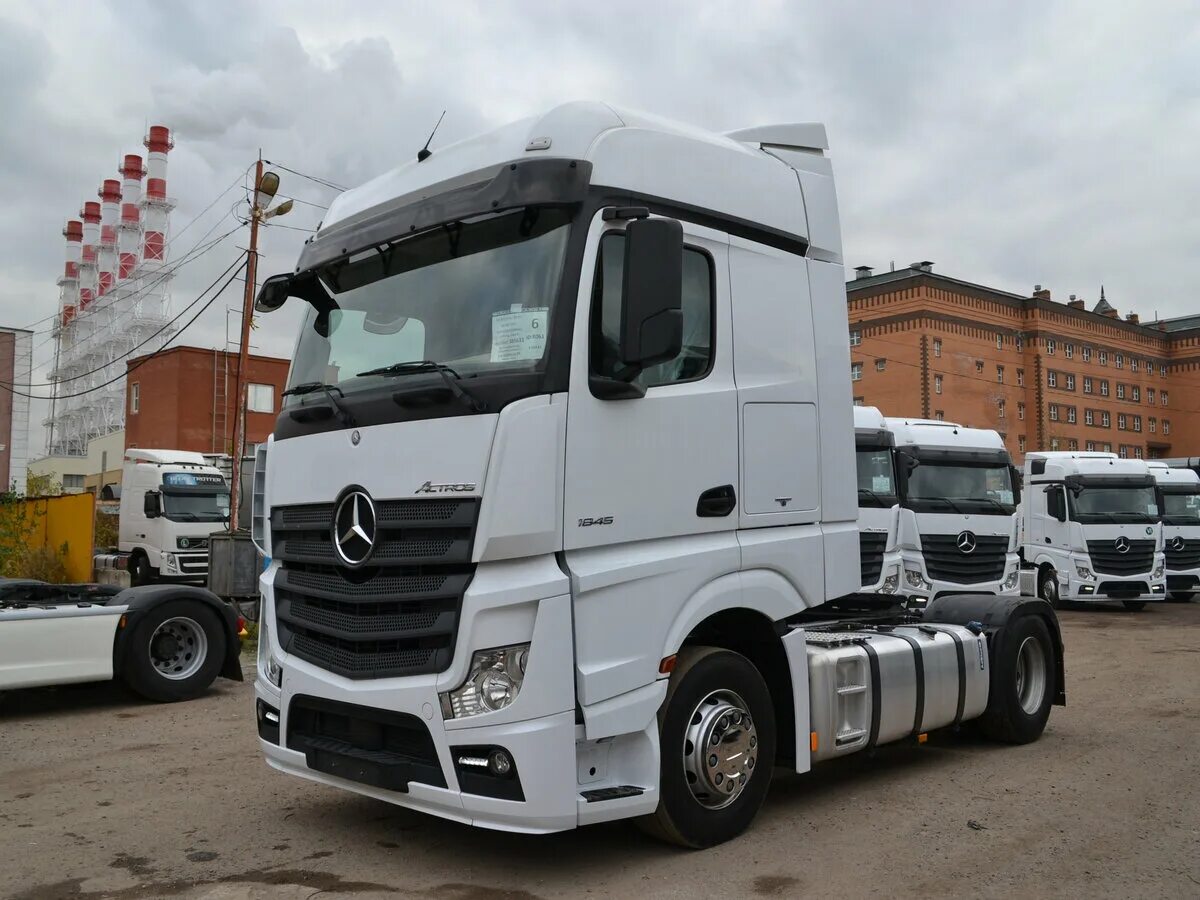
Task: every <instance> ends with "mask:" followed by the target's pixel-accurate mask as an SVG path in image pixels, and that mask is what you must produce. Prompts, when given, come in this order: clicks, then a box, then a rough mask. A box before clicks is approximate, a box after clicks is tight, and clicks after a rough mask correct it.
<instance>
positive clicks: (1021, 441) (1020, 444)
mask: <svg viewBox="0 0 1200 900" xmlns="http://www.w3.org/2000/svg"><path fill="white" fill-rule="evenodd" d="M1017 450H1018V451H1019V452H1021V453H1024V452H1025V435H1023V434H1019V435H1017Z"/></svg>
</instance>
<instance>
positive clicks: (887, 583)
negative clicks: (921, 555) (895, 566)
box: [879, 572, 900, 594]
mask: <svg viewBox="0 0 1200 900" xmlns="http://www.w3.org/2000/svg"><path fill="white" fill-rule="evenodd" d="M899 589H900V575H899V574H898V573H896V572H893V573H892V574H891V575H889V576H888V577H887V578H885V579H883V585H882V586H881V587H880V588H879V593H881V594H894V593H896V591H898V590H899Z"/></svg>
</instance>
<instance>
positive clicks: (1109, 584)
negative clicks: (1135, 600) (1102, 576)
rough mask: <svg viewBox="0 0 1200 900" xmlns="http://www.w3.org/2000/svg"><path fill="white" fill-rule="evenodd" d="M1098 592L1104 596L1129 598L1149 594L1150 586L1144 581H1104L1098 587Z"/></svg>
mask: <svg viewBox="0 0 1200 900" xmlns="http://www.w3.org/2000/svg"><path fill="white" fill-rule="evenodd" d="M1096 593H1097V594H1099V595H1101V596H1104V597H1118V598H1126V599H1128V598H1130V597H1141V596H1142V595H1143V594H1149V593H1150V586H1149V585H1148V584H1146V582H1144V581H1102V582H1101V583H1100V586H1099V587H1097V588H1096Z"/></svg>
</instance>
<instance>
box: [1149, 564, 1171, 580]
mask: <svg viewBox="0 0 1200 900" xmlns="http://www.w3.org/2000/svg"><path fill="white" fill-rule="evenodd" d="M1166 572H1167V570H1166V567H1165V566H1164V565H1163V564H1162V563H1159V564H1158V565H1157V566H1155V567H1154V574H1153V575H1151V576H1150V577H1151V578H1162V577H1163V575H1165V574H1166Z"/></svg>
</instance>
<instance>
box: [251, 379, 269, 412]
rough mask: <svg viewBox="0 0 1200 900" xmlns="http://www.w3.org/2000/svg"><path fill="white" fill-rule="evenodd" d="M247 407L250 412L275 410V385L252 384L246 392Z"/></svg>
mask: <svg viewBox="0 0 1200 900" xmlns="http://www.w3.org/2000/svg"><path fill="white" fill-rule="evenodd" d="M246 408H247V409H248V410H250V412H257V413H273V412H275V385H273V384H251V385H248V390H247V394H246Z"/></svg>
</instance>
